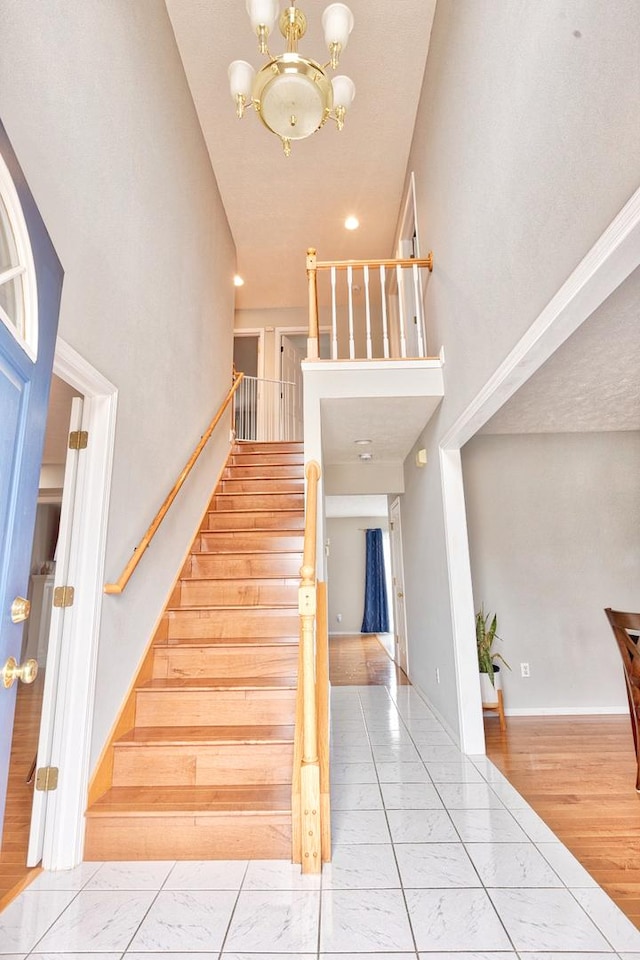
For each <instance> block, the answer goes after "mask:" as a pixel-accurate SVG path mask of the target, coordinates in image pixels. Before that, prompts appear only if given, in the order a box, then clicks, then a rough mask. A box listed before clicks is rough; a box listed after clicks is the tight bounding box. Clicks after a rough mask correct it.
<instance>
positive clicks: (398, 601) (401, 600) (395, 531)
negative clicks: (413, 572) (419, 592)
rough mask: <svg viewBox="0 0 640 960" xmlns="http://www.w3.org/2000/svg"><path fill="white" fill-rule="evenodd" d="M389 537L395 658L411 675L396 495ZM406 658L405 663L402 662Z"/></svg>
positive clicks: (400, 525) (398, 507)
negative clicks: (401, 631)
mask: <svg viewBox="0 0 640 960" xmlns="http://www.w3.org/2000/svg"><path fill="white" fill-rule="evenodd" d="M396 510H397V520H398V526H397V528H396V526H395V518H394V516H393V514H394V511H396ZM389 537H390V538H391V541H392V543H391V544H390V547H391V549H390V551H389V552H390V554H391V572H392V575H393V579H392V589H393V630H394V641H395V642H394V647H393V649H394V660H395V661H396V663H397V664H398V666H400V667H401V668H402V669H403V670H404V672H405V673H406V674H407V676H409V640H408V637H407V607H406V603H405V595H404V554H403V550H402V511H401V508H400V497H395V498H394V499H393V500H392V501H391V503H390V504H389ZM394 538H396V544H397V550H394V548H393V539H394ZM394 556H398V557H399V558H400V566H401V568H402V569H401V570H400V571H398V570H396V568H395V566H394ZM398 573H400V584H401V585H402V590H401V593H402V596H401V597H400V596H398V590H397V589H396V586H397V584H396V581H397V579H398V577H397V574H398ZM398 607H401V608H402V616H401V617H399V616H398ZM401 622H402V623H403V624H404V647H403V649H402V650H400V647H401V644H400V642H399V640H398V637H399V634H398V625H399V624H400V623H401ZM403 659H404V663H403V662H402V661H403Z"/></svg>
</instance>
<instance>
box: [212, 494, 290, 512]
mask: <svg viewBox="0 0 640 960" xmlns="http://www.w3.org/2000/svg"><path fill="white" fill-rule="evenodd" d="M215 496H216V497H220V496H222V497H224V496H227V497H237V496H245V497H246V496H248V497H253V496H255V494H253V493H245V494H237V493H227V494H224V493H222V494H220V493H216V494H215ZM265 496H267V497H281V496H282V494H281V493H266V494H265ZM284 496H292V497H297V496H298V494H297V493H292V494H284ZM302 512H303V511H302V510H297V509H296V508H295V507H238V509H237V510H231V509H230V508H229V507H225V508H224V509H216V508H215V507H212V508H211V510H210V511H209V513H216V514H220V513H224V514H232V515H237V514H239V513H268V514H271V513H278V514H279V513H293V514H297V515H298V516H301V515H302Z"/></svg>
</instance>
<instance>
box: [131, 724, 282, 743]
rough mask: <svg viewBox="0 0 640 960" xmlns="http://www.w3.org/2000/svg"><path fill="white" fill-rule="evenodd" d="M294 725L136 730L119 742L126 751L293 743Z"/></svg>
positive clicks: (150, 728) (141, 728)
mask: <svg viewBox="0 0 640 960" xmlns="http://www.w3.org/2000/svg"><path fill="white" fill-rule="evenodd" d="M293 730H294V728H293V724H287V723H283V724H265V725H264V726H260V725H255V724H254V725H250V726H237V727H233V726H211V727H208V726H193V727H134V729H133V730H129V732H128V733H125V734H124V735H123V736H122V737H120V739H119V740H118V745H121V746H123V747H127V746H139V745H140V744H151V745H162V746H167V745H171V746H188V745H189V744H194V743H195V744H198V745H202V744H209V745H215V746H218V745H220V744H225V743H228V744H237V743H265V742H268V743H283V744H284V743H291V742H292V741H293Z"/></svg>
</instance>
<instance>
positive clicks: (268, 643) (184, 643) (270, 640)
mask: <svg viewBox="0 0 640 960" xmlns="http://www.w3.org/2000/svg"><path fill="white" fill-rule="evenodd" d="M299 642H300V638H299V636H298V634H291V636H289V637H281V636H277V637H211V639H207V640H198V639H193V638H189V639H187V640H181V641H180V643H176V642H174V641H170V642H169V643H162V644H158V645H157V646H156V647H155V649H156V650H160V651H166V650H172V649H173V648H174V647H178V646H179V647H180V649H181V650H183V649H184V650H188V649H190V648H194V649H196V650H201V649H203V648H205V649H206V648H207V647H215V649H216V650H219V649H220V648H224V647H230V648H232V649H233V648H234V647H237V648H238V649H240V650H247V649H250V648H251V647H295V646H297V645H298V643H299Z"/></svg>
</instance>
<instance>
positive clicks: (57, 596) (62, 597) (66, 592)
mask: <svg viewBox="0 0 640 960" xmlns="http://www.w3.org/2000/svg"><path fill="white" fill-rule="evenodd" d="M74 595H75V590H74V589H73V587H56V588H55V590H54V591H53V605H54V607H72V606H73V598H74Z"/></svg>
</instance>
